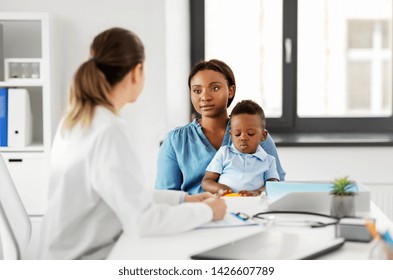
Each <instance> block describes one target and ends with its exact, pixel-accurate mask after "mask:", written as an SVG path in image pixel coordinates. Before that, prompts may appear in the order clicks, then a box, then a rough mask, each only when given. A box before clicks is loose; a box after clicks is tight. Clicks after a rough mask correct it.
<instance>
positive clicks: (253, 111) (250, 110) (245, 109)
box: [231, 100, 266, 126]
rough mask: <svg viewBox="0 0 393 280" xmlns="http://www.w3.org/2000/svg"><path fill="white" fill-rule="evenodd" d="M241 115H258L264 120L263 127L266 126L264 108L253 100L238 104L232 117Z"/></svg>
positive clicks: (233, 110)
mask: <svg viewBox="0 0 393 280" xmlns="http://www.w3.org/2000/svg"><path fill="white" fill-rule="evenodd" d="M240 114H249V115H258V116H259V117H260V118H261V120H262V125H264V126H265V125H266V117H265V113H264V112H263V109H262V107H261V106H259V105H258V104H257V103H256V102H254V101H252V100H242V101H240V102H238V103H237V104H236V106H235V107H234V108H233V109H232V113H231V117H233V116H236V115H240Z"/></svg>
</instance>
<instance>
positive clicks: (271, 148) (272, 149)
mask: <svg viewBox="0 0 393 280" xmlns="http://www.w3.org/2000/svg"><path fill="white" fill-rule="evenodd" d="M261 147H262V148H263V149H264V150H265V152H266V153H268V154H269V155H272V156H273V157H274V158H275V159H276V167H277V172H278V175H279V179H280V181H285V175H286V173H285V171H284V169H283V168H282V166H281V162H280V158H279V157H278V153H277V148H276V145H275V144H274V141H273V139H272V137H271V136H270V134H269V133H268V134H267V137H266V140H265V141H262V142H261Z"/></svg>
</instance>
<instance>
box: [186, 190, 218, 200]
mask: <svg viewBox="0 0 393 280" xmlns="http://www.w3.org/2000/svg"><path fill="white" fill-rule="evenodd" d="M209 197H214V195H213V194H211V193H209V192H204V193H198V194H193V195H189V194H186V196H185V197H184V202H202V201H204V200H205V199H207V198H209Z"/></svg>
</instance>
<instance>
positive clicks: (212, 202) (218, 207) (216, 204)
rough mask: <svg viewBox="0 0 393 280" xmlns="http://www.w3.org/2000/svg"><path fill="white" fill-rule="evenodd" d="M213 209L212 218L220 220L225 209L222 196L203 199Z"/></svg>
mask: <svg viewBox="0 0 393 280" xmlns="http://www.w3.org/2000/svg"><path fill="white" fill-rule="evenodd" d="M203 202H204V203H206V204H207V205H209V206H210V208H211V209H212V210H213V220H214V221H215V220H221V219H222V218H224V216H225V213H226V211H227V205H226V204H225V201H224V200H223V199H222V198H219V197H211V198H208V199H205V200H204V201H203Z"/></svg>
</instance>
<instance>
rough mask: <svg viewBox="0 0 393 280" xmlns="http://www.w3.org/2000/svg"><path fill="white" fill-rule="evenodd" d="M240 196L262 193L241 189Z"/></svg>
mask: <svg viewBox="0 0 393 280" xmlns="http://www.w3.org/2000/svg"><path fill="white" fill-rule="evenodd" d="M239 195H240V196H259V195H260V193H259V192H257V191H247V190H241V191H239Z"/></svg>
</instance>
